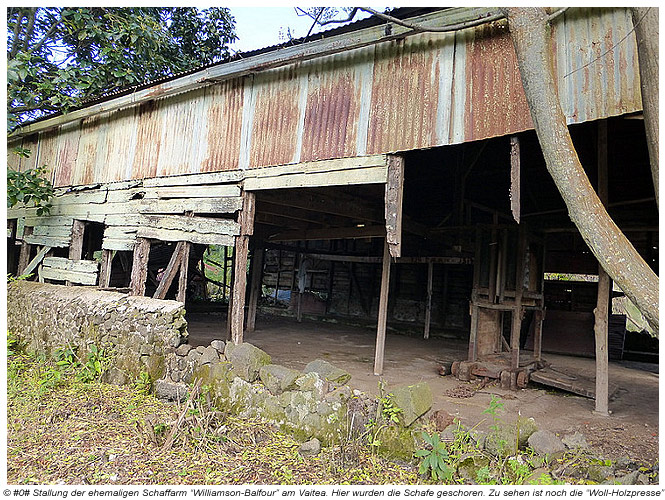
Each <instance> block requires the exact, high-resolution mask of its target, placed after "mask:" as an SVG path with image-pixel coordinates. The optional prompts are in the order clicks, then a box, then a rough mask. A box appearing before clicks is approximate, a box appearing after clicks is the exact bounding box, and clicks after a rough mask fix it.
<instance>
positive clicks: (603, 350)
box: [593, 120, 612, 415]
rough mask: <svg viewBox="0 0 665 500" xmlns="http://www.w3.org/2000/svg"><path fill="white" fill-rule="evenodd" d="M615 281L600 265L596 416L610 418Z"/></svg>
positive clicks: (601, 145)
mask: <svg viewBox="0 0 665 500" xmlns="http://www.w3.org/2000/svg"><path fill="white" fill-rule="evenodd" d="M597 146H598V197H599V198H600V201H602V202H603V204H604V205H605V206H607V203H608V178H607V120H601V121H599V122H598V145H597ZM611 283H612V282H611V280H610V277H609V275H608V274H607V273H606V272H605V270H604V269H603V267H602V266H601V265H600V264H598V298H597V300H596V308H595V309H594V316H595V320H594V327H593V329H594V335H595V338H596V408H595V412H596V413H598V414H601V415H609V366H608V364H609V360H608V352H607V344H608V318H609V313H610V307H611V304H610V293H611V292H612V289H611Z"/></svg>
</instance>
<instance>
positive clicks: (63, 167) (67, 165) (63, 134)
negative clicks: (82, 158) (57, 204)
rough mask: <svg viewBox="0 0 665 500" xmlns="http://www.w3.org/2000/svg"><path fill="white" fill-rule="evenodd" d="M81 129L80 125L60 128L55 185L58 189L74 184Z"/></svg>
mask: <svg viewBox="0 0 665 500" xmlns="http://www.w3.org/2000/svg"><path fill="white" fill-rule="evenodd" d="M80 138H81V128H80V126H79V124H78V123H72V124H66V125H62V126H61V127H59V136H58V147H57V156H56V157H55V158H54V161H53V164H54V166H55V175H54V181H53V184H54V186H56V187H61V186H69V185H71V184H72V173H73V172H74V170H75V169H76V160H77V156H78V148H79V140H80Z"/></svg>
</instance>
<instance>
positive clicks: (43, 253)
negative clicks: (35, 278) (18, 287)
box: [21, 246, 51, 274]
mask: <svg viewBox="0 0 665 500" xmlns="http://www.w3.org/2000/svg"><path fill="white" fill-rule="evenodd" d="M50 250H51V247H47V246H44V247H42V248H41V249H40V250H39V252H37V255H35V258H34V259H32V260H31V261H30V263H29V264H28V265H27V267H26V268H25V269H24V270H23V272H22V273H21V274H30V273H32V272H33V271H34V270H35V268H36V267H37V266H38V265H39V264H41V262H42V260H43V259H44V257H46V254H47V253H48V252H49V251H50Z"/></svg>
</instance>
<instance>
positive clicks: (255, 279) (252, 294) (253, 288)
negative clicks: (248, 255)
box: [247, 243, 265, 332]
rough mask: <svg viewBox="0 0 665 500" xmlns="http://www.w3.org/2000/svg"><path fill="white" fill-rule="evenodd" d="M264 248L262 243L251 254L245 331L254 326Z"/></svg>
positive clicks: (251, 330) (261, 278) (261, 277)
mask: <svg viewBox="0 0 665 500" xmlns="http://www.w3.org/2000/svg"><path fill="white" fill-rule="evenodd" d="M264 254H265V249H264V248H263V243H261V245H260V246H258V247H257V248H255V249H254V253H253V254H252V264H251V266H252V267H251V270H252V283H251V285H250V288H249V308H248V310H247V331H248V332H253V331H254V329H255V328H256V311H257V309H258V305H259V297H260V296H261V285H262V284H263V259H264Z"/></svg>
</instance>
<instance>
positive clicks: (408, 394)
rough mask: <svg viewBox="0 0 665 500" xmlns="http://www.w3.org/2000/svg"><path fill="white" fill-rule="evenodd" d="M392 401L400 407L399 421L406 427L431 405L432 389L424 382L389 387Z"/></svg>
mask: <svg viewBox="0 0 665 500" xmlns="http://www.w3.org/2000/svg"><path fill="white" fill-rule="evenodd" d="M390 393H391V394H392V401H393V403H394V405H395V406H397V407H398V408H400V409H401V410H402V411H401V412H400V421H401V423H402V424H403V425H404V426H405V427H408V426H410V425H411V424H413V422H415V421H416V419H417V418H418V417H420V416H422V415H424V414H425V413H427V412H428V411H429V409H430V408H431V407H432V390H431V389H430V387H429V385H428V384H427V383H426V382H420V383H418V384H412V385H401V386H398V387H395V388H393V389H391V391H390Z"/></svg>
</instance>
